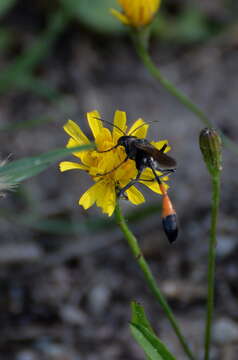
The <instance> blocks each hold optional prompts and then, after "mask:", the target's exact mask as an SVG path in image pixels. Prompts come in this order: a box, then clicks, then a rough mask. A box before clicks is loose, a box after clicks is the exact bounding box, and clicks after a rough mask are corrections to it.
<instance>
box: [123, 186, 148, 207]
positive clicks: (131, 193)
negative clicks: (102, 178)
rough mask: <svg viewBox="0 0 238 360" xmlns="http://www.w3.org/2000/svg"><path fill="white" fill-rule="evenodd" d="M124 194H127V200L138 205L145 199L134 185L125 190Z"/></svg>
mask: <svg viewBox="0 0 238 360" xmlns="http://www.w3.org/2000/svg"><path fill="white" fill-rule="evenodd" d="M126 195H127V196H128V199H129V201H130V202H131V203H132V204H135V205H139V204H141V203H143V202H144V201H145V198H144V196H143V195H142V193H141V192H140V191H139V190H138V189H137V188H136V187H135V186H131V187H130V188H129V189H128V190H127V191H126Z"/></svg>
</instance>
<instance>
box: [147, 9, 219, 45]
mask: <svg viewBox="0 0 238 360" xmlns="http://www.w3.org/2000/svg"><path fill="white" fill-rule="evenodd" d="M152 32H153V34H154V35H157V36H159V37H160V38H161V39H162V40H165V41H172V42H176V43H185V44H190V43H194V42H198V41H205V40H207V39H209V38H210V37H211V36H213V35H214V26H213V25H212V24H210V22H209V19H208V18H207V16H206V14H205V13H203V12H202V11H200V10H199V9H198V8H197V7H194V6H187V7H186V6H185V7H184V8H183V10H182V12H181V13H179V14H177V16H175V17H170V16H169V15H168V14H166V13H165V12H164V11H160V12H159V13H158V16H157V17H156V19H155V21H154V22H153V26H152Z"/></svg>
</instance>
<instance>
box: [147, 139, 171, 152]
mask: <svg viewBox="0 0 238 360" xmlns="http://www.w3.org/2000/svg"><path fill="white" fill-rule="evenodd" d="M150 143H151V145H153V146H154V147H156V149H158V150H160V149H162V147H163V145H165V144H166V145H167V144H168V140H160V141H151V142H150ZM169 150H171V147H170V146H167V147H166V149H165V150H164V152H165V153H166V152H168V151H169Z"/></svg>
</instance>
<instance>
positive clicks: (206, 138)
mask: <svg viewBox="0 0 238 360" xmlns="http://www.w3.org/2000/svg"><path fill="white" fill-rule="evenodd" d="M199 144H200V149H201V152H202V155H203V159H204V162H205V164H206V166H207V169H208V172H209V174H210V175H211V180H212V210H211V229H210V240H209V250H208V269H207V313H206V325H205V337H204V348H205V353H204V360H209V359H210V347H211V337H212V319H213V313H214V289H215V270H216V243H217V241H216V233H217V218H218V212H219V203H220V173H221V170H222V156H221V145H222V144H221V139H220V136H219V135H218V133H217V132H216V130H215V129H212V128H205V129H203V130H202V131H201V133H200V136H199Z"/></svg>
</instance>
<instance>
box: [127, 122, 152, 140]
mask: <svg viewBox="0 0 238 360" xmlns="http://www.w3.org/2000/svg"><path fill="white" fill-rule="evenodd" d="M144 124H145V125H144ZM148 127H149V125H148V124H146V123H145V122H144V120H143V119H138V120H136V121H135V122H134V124H133V125H132V127H131V128H130V130H129V131H128V135H132V136H136V137H138V138H140V139H144V138H146V135H147V130H148Z"/></svg>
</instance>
